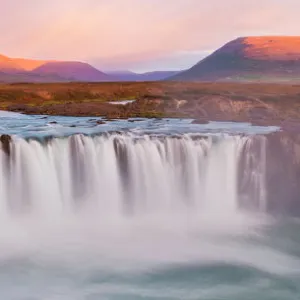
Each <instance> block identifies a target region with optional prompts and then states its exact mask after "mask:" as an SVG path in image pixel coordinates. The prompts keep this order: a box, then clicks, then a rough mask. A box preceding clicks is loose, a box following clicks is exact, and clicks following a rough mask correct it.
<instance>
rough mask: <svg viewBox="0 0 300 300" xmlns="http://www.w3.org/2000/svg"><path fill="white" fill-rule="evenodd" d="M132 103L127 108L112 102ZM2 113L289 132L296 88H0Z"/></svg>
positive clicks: (298, 115)
mask: <svg viewBox="0 0 300 300" xmlns="http://www.w3.org/2000/svg"><path fill="white" fill-rule="evenodd" d="M122 100H136V101H134V102H130V103H128V104H126V105H122V104H120V105H118V104H116V105H113V104H111V103H109V102H111V101H122ZM0 109H1V110H8V111H15V112H21V113H26V114H47V115H62V116H103V117H106V118H109V119H112V118H130V117H150V118H161V117H181V118H185V117H189V118H194V119H195V122H199V123H203V122H204V123H205V122H207V121H209V120H211V121H236V122H251V123H253V124H259V125H280V126H288V127H291V128H292V129H293V128H294V127H295V126H296V127H297V129H298V125H297V123H298V121H299V119H300V85H287V84H240V83H238V84H235V83H196V82H189V83H186V82H128V83H60V84H10V85H9V84H2V85H0Z"/></svg>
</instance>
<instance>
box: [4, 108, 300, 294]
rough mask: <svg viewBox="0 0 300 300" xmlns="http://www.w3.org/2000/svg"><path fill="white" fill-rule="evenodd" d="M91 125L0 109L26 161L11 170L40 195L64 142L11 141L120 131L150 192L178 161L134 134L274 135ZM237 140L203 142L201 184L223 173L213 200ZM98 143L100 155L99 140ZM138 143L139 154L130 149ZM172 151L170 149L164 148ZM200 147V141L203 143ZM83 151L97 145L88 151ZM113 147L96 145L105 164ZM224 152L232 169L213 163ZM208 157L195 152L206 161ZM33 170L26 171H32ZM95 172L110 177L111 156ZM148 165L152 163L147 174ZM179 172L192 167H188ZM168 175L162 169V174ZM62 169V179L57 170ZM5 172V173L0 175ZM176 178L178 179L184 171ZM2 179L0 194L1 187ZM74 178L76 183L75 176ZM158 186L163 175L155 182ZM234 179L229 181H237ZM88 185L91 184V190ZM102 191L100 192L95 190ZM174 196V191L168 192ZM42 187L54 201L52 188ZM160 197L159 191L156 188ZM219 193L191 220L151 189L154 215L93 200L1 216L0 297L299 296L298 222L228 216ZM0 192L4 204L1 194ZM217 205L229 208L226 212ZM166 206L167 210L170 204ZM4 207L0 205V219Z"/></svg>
mask: <svg viewBox="0 0 300 300" xmlns="http://www.w3.org/2000/svg"><path fill="white" fill-rule="evenodd" d="M98 119H99V118H96V120H95V119H94V118H71V117H52V116H51V117H46V118H45V117H44V116H24V115H18V114H6V113H2V117H1V118H0V133H6V134H11V135H14V136H15V137H14V138H15V140H14V142H15V143H16V146H15V147H16V149H17V150H18V149H19V151H20V153H22V155H23V156H22V155H21V156H20V157H21V159H20V164H19V165H17V167H18V168H19V169H18V168H16V169H17V170H20V168H21V169H22V168H23V169H22V170H23V172H21V173H16V174H22V176H23V177H21V182H22V181H24V182H27V181H26V180H27V179H28V180H29V181H28V183H30V184H32V186H33V187H34V188H38V187H39V184H40V185H41V186H42V183H43V184H44V183H45V182H44V181H46V185H45V186H47V185H49V186H51V187H52V186H56V185H54V184H53V185H51V184H52V182H51V180H54V181H55V180H56V179H57V178H54V175H53V173H51V172H49V173H47V174H46V171H47V170H48V169H49V168H50V169H51V170H52V167H53V164H54V163H53V162H56V163H57V164H58V165H60V164H61V165H63V164H68V160H66V159H64V160H63V159H62V158H64V157H65V156H64V155H63V153H62V154H61V155H62V156H61V157H59V160H57V161H56V160H55V159H53V160H52V158H53V157H54V158H55V155H57V154H59V153H60V151H61V152H63V151H65V149H67V148H66V143H65V140H63V141H62V142H61V141H60V139H55V140H54V142H53V144H51V147H50V146H49V145H48V146H43V147H44V148H43V147H40V146H39V144H36V143H33V142H32V143H28V144H26V143H23V142H20V140H19V139H22V138H29V137H37V138H43V137H47V136H55V137H60V138H63V137H66V136H70V135H73V134H76V133H84V134H86V135H92V136H93V135H97V134H99V133H103V132H115V131H117V132H121V133H124V132H127V133H129V134H130V135H129V137H126V139H124V141H125V142H126V143H127V146H128V149H131V151H133V152H132V153H135V155H137V157H140V158H141V160H140V166H141V170H149V172H150V171H151V172H153V174H154V175H153V176H152V177H151V178H150V179H151V180H153V182H152V181H151V180H150V179H149V178H148V181H147V182H148V184H153V185H154V186H156V185H157V186H159V187H160V188H162V187H163V185H159V180H160V179H158V181H157V178H155V175H156V174H157V172H156V170H157V169H158V168H160V169H159V170H161V171H160V172H161V173H160V174H168V172H169V173H170V174H172V172H173V171H174V170H177V169H176V168H177V167H178V164H174V165H171V166H170V165H169V164H170V163H169V162H168V161H167V162H166V161H160V160H158V158H157V156H155V159H153V160H152V157H151V153H154V154H155V155H156V152H153V151H154V148H153V149H152V148H151V147H153V144H152V142H151V141H149V140H147V139H146V138H145V139H144V140H143V141H142V143H141V144H136V143H135V142H134V139H133V140H131V136H133V137H136V136H139V135H143V136H147V135H149V134H156V135H162V136H174V135H175V136H182V135H184V134H189V135H188V137H190V136H193V134H196V135H199V134H200V135H207V136H210V135H225V136H226V135H228V134H230V135H243V136H244V135H258V134H267V133H269V132H273V131H274V130H278V128H276V127H255V126H251V125H250V124H246V123H245V124H244V123H216V122H211V123H209V124H205V125H195V124H191V122H192V120H178V119H164V120H156V119H151V120H148V119H141V120H136V119H135V120H132V121H133V122H128V121H127V120H116V121H110V122H107V123H106V124H97V123H96V121H97V120H98ZM53 122H56V123H53ZM74 125H75V126H76V127H74ZM80 141H81V140H80ZM80 141H79V142H80ZM91 141H94V140H89V139H86V140H83V145H90V144H89V143H91ZM98 142H99V143H100V141H97V142H96V141H95V142H94V143H95V146H99V144H98ZM101 142H103V141H102V140H101ZM125 142H124V143H125ZM155 142H156V143H158V141H155ZM239 142H240V140H239V139H225V142H224V145H223V144H219V146H218V147H219V148H213V147H216V146H211V147H212V149H213V150H214V151H213V153H212V156H211V158H210V160H209V162H208V165H209V168H208V170H209V172H211V173H210V177H209V178H212V177H213V176H214V175H216V176H217V175H218V173H219V174H221V175H220V176H218V177H216V181H213V182H210V181H209V182H208V183H206V184H207V186H208V188H209V189H210V192H215V190H218V189H221V188H224V187H223V186H222V185H221V184H220V182H219V181H222V178H224V180H225V179H226V177H230V176H232V177H234V176H235V175H236V174H235V173H234V172H232V170H231V169H230V167H231V166H233V165H234V162H233V161H232V159H234V153H235V152H232V151H233V150H234V149H233V148H232V147H233V146H235V145H239V144H238V143H239ZM60 143H62V144H60ZM169 143H171V142H170V141H169ZM236 143H237V144H236ZM101 145H102V144H101ZM103 145H104V146H105V145H106V147H108V144H106V142H105V141H104V142H103ZM136 145H138V147H137V148H134V147H136ZM176 145H177V144H176V143H175V144H167V146H168V147H176ZM182 145H185V146H186V147H187V148H186V149H189V151H192V150H193V149H194V148H191V147H196V146H197V147H198V148H195V149H200V148H199V145H198V144H193V139H192V138H189V139H187V141H186V143H185V144H184V143H183V144H181V146H182ZM142 146H143V147H144V148H143V147H142ZM204 146H207V144H205V143H204ZM45 147H48V148H45ZM55 147H56V148H55ZM91 147H92V148H91V149H94V148H93V147H94V144H93V145H92V146H91ZM168 147H167V148H168ZM222 147H224V148H222ZM99 149H100V150H101V149H102V148H101V147H100V148H99ZM110 149H113V148H105V149H104V150H105V151H106V152H105V151H104V150H103V149H102V150H103V151H104V152H103V153H104V154H105V157H106V158H107V159H110V157H109V156H107V155H108V153H109V151H110ZM191 149H192V150H191ZM222 149H224V151H222ZM17 150H16V151H17ZM102 150H101V151H102ZM175 150H176V149H175ZM175 150H174V151H175ZM22 151H23V152H22ZM43 151H45V152H46V151H47V155H44V154H43V155H44V156H43V155H42V152H43ZM85 151H86V150H85ZM16 153H17V152H16ZM86 153H93V152H82V153H81V155H82V156H81V158H82V159H83V160H84V158H87V156H88V155H87V154H86ZM174 153H176V151H175V152H174ZM188 153H193V152H188ZM222 153H223V154H224V153H225V154H226V155H227V154H228V156H229V157H230V159H231V160H230V161H229V162H227V163H228V164H229V169H228V164H227V163H224V164H223V162H222V159H221V160H218V155H221V154H222ZM34 154H36V155H34ZM39 155H40V156H39ZM76 155H77V154H76ZM226 155H225V157H226ZM16 157H17V156H16ZM50 158H51V160H50ZM142 158H143V159H144V160H142ZM60 159H61V160H60ZM205 159H206V157H205V155H204V156H203V161H205ZM1 162H2V163H3V161H1ZM31 164H33V165H34V168H33V169H34V170H32V172H31V171H30V170H31V168H30V166H31ZM101 164H102V165H101ZM162 164H164V165H162ZM104 165H105V168H107V169H108V170H107V173H105V174H106V175H107V176H108V177H109V176H111V177H112V175H111V173H109V171H110V170H109V169H110V168H113V165H112V163H111V162H110V160H109V163H107V164H106V160H105V159H103V160H100V163H99V164H97V165H96V166H95V169H97V168H104ZM137 165H138V164H137ZM152 165H153V166H154V167H153V169H151V170H150V167H151V166H152ZM88 166H89V168H88V169H87V171H88V172H89V171H90V172H91V171H92V170H91V166H92V163H91V164H90V165H88ZM142 166H145V169H142ZM188 166H189V167H191V168H192V167H193V164H192V163H191V164H190V165H188ZM166 167H170V169H168V171H166V173H163V170H164V168H166ZM3 170H4V171H5V170H6V169H5V168H3ZM62 170H64V171H65V169H64V168H62ZM82 170H83V169H82ZM135 172H137V174H138V175H139V176H141V174H143V172H140V170H135ZM174 172H175V171H174ZM37 174H38V175H37ZM93 174H94V173H93ZM95 174H96V173H95ZM114 174H115V173H114ZM6 175H7V176H10V175H8V173H7V174H6ZM58 175H59V176H60V177H59V178H62V179H66V178H65V176H66V175H65V174H64V173H63V174H58ZM106 175H105V176H106ZM179 175H180V174H179ZM107 176H106V177H105V178H107ZM164 176H165V175H164ZM182 176H183V177H182V178H184V174H183V175H182ZM4 177H5V176H4ZM38 177H40V178H38ZM1 178H2V177H1ZM136 178H137V179H138V177H136ZM180 178H181V177H180ZM67 179H68V178H67ZM67 179H66V182H68V180H67ZM91 179H92V177H91ZM1 180H2V179H1ZM1 180H0V192H2V190H1V189H2V188H3V186H2V185H1V184H2V181H1ZM18 180H19V177H18V178H17V179H16V180H15V181H12V182H13V183H14V184H13V185H12V187H11V188H12V190H17V189H18V184H20V181H18ZM35 180H36V181H35ZM81 180H82V182H84V178H81ZM149 180H150V181H149ZM161 180H165V178H164V177H163V176H162V178H161ZM232 180H233V181H234V178H232ZM78 182H79V183H80V181H78ZM107 182H109V180H108V181H107ZM228 182H229V183H230V182H231V181H228ZM229 183H228V184H229ZM179 184H180V182H177V185H179ZM91 187H93V188H94V186H92V185H91ZM23 188H24V187H23ZM25 188H26V187H25ZM43 188H44V187H43ZM104 188H105V186H102V187H101V189H104ZM117 188H119V187H118V186H116V185H112V186H109V187H108V188H107V190H106V193H108V194H106V196H107V199H106V200H109V201H111V200H113V199H112V198H113V197H111V194H110V193H112V194H113V193H114V190H117ZM176 188H177V187H176V186H175V185H174V186H173V187H171V191H169V192H172V189H174V190H175V189H176ZM195 188H197V184H196V186H195V187H194V189H195ZM198 188H199V187H198ZM101 189H100V194H101ZM25 190H26V189H25ZM32 190H33V189H32ZM34 191H38V189H34ZM46 191H47V192H49V193H51V188H50V189H47V190H46ZM121 191H122V189H121ZM161 191H162V192H164V190H159V192H161ZM223 191H225V192H223ZM63 192H66V191H63ZM196 192H199V194H201V193H202V190H201V189H200V188H199V190H196ZM225 193H228V195H231V191H227V190H226V186H225V189H224V190H222V193H221V194H218V197H219V198H220V199H214V201H216V202H215V206H214V207H213V209H212V210H211V209H210V210H204V211H203V212H195V211H193V209H182V210H179V211H178V210H174V212H173V211H172V213H169V212H166V211H164V210H163V209H162V207H160V206H159V203H160V202H159V201H160V200H162V201H163V200H165V199H164V197H166V195H167V194H166V195H164V196H163V197H162V196H161V194H160V193H158V194H155V195H158V197H159V198H160V199H154V198H153V203H155V207H154V210H153V211H151V210H150V213H147V214H144V213H140V214H137V215H134V216H127V215H122V216H120V215H118V214H114V213H111V210H109V208H108V207H107V206H105V205H104V204H105V203H108V202H103V203H102V202H101V206H99V207H92V209H86V210H83V211H81V212H79V211H66V212H64V213H63V214H60V213H56V212H55V213H53V212H52V213H51V214H50V211H49V213H48V210H46V214H40V212H38V213H37V212H36V211H35V210H33V211H31V212H30V214H28V215H27V214H25V215H22V216H21V217H15V216H14V215H3V214H1V218H0V296H1V299H5V300H39V299H43V300H83V299H87V300H98V299H101V300H102V299H103V300H106V299H109V300H111V299H122V300H123V299H125V300H126V299H130V300H131V299H132V300H135V299H149V300H150V299H183V300H189V299H191V300H192V299H193V300H194V299H195V300H196V299H199V300H253V299H259V300H277V299H278V300H296V299H297V300H298V299H300V234H299V232H300V222H299V220H298V219H292V218H288V217H286V218H279V217H277V218H275V217H272V216H269V215H268V214H266V213H265V212H261V211H257V212H255V213H253V212H252V213H251V214H250V213H249V212H245V211H242V210H239V209H236V210H230V211H227V210H228V205H229V204H230V201H229V202H228V201H227V200H228V199H226V201H225V200H224V199H225V198H228V196H227V194H225ZM62 194H64V193H62ZM1 195H2V197H3V194H1ZM29 195H30V193H29ZM38 195H41V198H47V199H46V200H47V201H45V199H43V201H44V202H42V203H44V204H47V203H48V202H55V201H56V200H57V199H54V197H52V194H51V195H50V196H49V197H48V195H46V193H45V192H44V190H42V193H40V194H38ZM138 195H142V196H141V198H143V193H142V194H138ZM145 195H146V189H145ZM31 196H32V197H29V196H28V198H26V200H32V199H34V201H33V202H30V201H29V202H28V203H29V204H30V205H31V206H33V208H36V207H35V206H36V205H37V204H38V203H37V202H38V201H37V200H39V198H38V197H36V196H35V195H34V196H35V197H33V195H31ZM24 197H25V196H24ZM62 198H63V197H62ZM223 198H224V199H223ZM36 199H37V200H36ZM0 200H1V199H0ZM41 200H42V199H41ZM219 200H220V201H219ZM223 200H224V201H223ZM229 200H230V199H229ZM283 201H284V199H283ZM0 202H1V201H0ZM225 202H226V205H223V203H225ZM227 202H228V203H227ZM28 203H27V204H28ZM29 204H28V205H29ZM164 204H165V205H167V207H169V206H168V204H169V203H168V202H165V203H164ZM103 205H104V206H103ZM37 206H38V205H37ZM49 207H50V206H49ZM152 208H153V207H152ZM2 210H3V206H2V202H1V207H0V213H1V212H2ZM99 212H100V213H101V212H103V214H99ZM112 212H113V210H112Z"/></svg>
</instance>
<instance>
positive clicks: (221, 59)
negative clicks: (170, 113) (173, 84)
mask: <svg viewBox="0 0 300 300" xmlns="http://www.w3.org/2000/svg"><path fill="white" fill-rule="evenodd" d="M169 79H170V80H183V81H186V80H200V81H247V80H248V81H284V80H300V36H299V37H289V36H264V37H259V36H257V37H240V38H237V39H235V40H232V41H230V42H228V43H226V44H225V45H223V46H222V47H220V48H219V49H217V50H216V51H214V52H213V53H212V54H211V55H209V56H207V57H206V58H204V59H203V60H200V61H199V62H198V63H197V64H195V65H194V66H192V67H191V68H190V69H188V70H186V71H184V72H181V73H179V74H177V75H175V76H172V77H170V78H169Z"/></svg>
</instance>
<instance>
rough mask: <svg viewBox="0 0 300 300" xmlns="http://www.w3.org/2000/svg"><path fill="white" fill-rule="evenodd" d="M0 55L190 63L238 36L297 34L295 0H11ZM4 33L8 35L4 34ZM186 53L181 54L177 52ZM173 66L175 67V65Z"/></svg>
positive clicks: (299, 6) (0, 18)
mask: <svg viewBox="0 0 300 300" xmlns="http://www.w3.org/2000/svg"><path fill="white" fill-rule="evenodd" d="M5 2H6V3H5V4H4V8H3V9H1V15H0V32H1V48H0V52H2V53H3V54H7V55H10V56H25V57H38V58H53V59H72V60H86V61H92V62H94V61H97V62H98V64H101V63H102V64H103V65H115V64H120V65H124V66H128V67H130V66H137V65H138V66H140V65H141V64H142V62H143V61H145V62H146V63H145V64H146V65H147V66H148V65H149V62H152V63H153V64H154V65H157V64H158V63H156V61H158V62H161V64H162V67H161V69H163V68H164V65H163V59H166V58H168V57H169V58H170V59H169V61H174V63H175V64H176V59H174V53H181V55H180V57H181V58H180V66H181V65H182V62H181V59H183V58H184V57H186V59H187V64H188V63H190V57H194V58H195V62H196V61H197V58H196V56H195V55H193V53H195V51H196V52H197V51H198V52H200V53H202V52H203V51H209V50H211V49H215V48H217V47H219V46H221V45H222V44H223V43H225V42H227V41H228V40H231V39H233V38H235V37H238V36H245V35H263V34H267V35H269V34H272V35H279V34H289V35H293V34H295V35H296V34H297V33H298V32H297V31H298V28H299V25H300V19H299V18H298V12H299V10H300V1H298V0H285V1H282V0H252V1H246V0H227V1H223V0H210V1H199V0H164V1H161V0H142V1H141V0H64V1H61V0H52V1H41V0H27V1H20V0H10V1H5ZM8 33H9V34H8ZM184 53H185V54H184ZM178 65H179V64H178ZM174 68H176V66H174Z"/></svg>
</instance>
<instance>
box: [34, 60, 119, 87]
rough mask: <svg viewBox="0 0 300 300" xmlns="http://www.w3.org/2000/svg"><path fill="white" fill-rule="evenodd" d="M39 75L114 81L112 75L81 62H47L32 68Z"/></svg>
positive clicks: (74, 79)
mask: <svg viewBox="0 0 300 300" xmlns="http://www.w3.org/2000/svg"><path fill="white" fill-rule="evenodd" d="M32 72H33V73H35V74H39V75H56V76H59V77H62V78H65V79H68V80H70V81H90V82H92V81H116V80H117V79H116V78H114V76H111V75H109V74H105V73H103V72H101V71H99V70H97V69H96V68H94V67H92V66H91V65H89V64H87V63H83V62H47V63H45V64H43V65H41V66H39V67H38V68H36V69H34V70H32Z"/></svg>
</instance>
